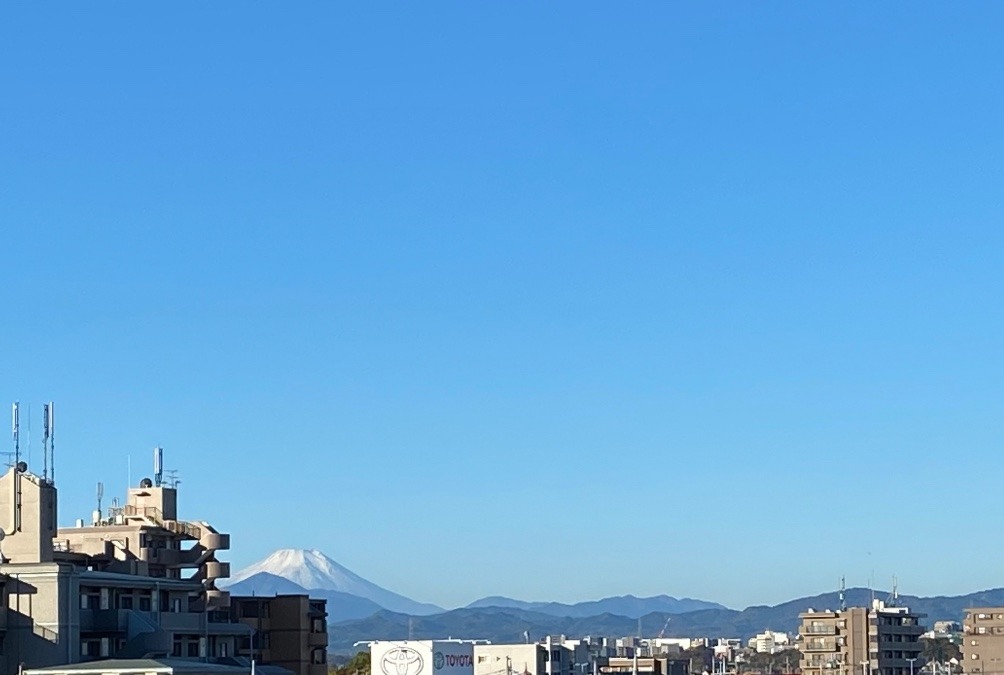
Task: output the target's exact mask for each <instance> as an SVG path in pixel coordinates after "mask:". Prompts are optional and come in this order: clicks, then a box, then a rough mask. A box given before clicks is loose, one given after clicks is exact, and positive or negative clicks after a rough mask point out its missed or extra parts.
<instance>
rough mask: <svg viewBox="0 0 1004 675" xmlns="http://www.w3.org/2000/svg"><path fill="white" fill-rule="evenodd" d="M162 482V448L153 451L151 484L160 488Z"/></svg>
mask: <svg viewBox="0 0 1004 675" xmlns="http://www.w3.org/2000/svg"><path fill="white" fill-rule="evenodd" d="M163 482H164V448H161V447H156V448H154V449H153V484H154V486H155V487H160V486H161V483H163Z"/></svg>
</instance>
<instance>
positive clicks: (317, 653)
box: [230, 595, 328, 675]
mask: <svg viewBox="0 0 1004 675" xmlns="http://www.w3.org/2000/svg"><path fill="white" fill-rule="evenodd" d="M327 616H328V613H327V608H326V601H325V600H317V599H312V598H310V597H308V596H306V595H276V596H273V597H258V596H251V597H243V596H235V597H233V598H231V600H230V618H231V620H233V621H235V622H240V623H243V624H245V625H247V626H249V627H250V628H251V629H252V631H253V632H251V633H249V634H248V635H247V636H245V637H243V638H242V639H241V641H240V644H239V645H238V654H239V655H240V656H244V657H247V658H248V659H251V658H254V660H255V662H257V663H269V664H272V665H276V666H281V667H283V668H285V669H286V670H289V671H292V672H293V673H294V675H327V672H328V623H327Z"/></svg>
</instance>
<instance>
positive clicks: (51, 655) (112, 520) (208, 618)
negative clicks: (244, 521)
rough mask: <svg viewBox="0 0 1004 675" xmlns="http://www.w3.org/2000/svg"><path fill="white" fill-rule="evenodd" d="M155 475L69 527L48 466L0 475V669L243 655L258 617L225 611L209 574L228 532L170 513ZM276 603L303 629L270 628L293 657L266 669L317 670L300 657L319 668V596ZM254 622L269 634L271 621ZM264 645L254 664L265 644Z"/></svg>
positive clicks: (171, 498) (168, 491) (170, 491)
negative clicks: (43, 471)
mask: <svg viewBox="0 0 1004 675" xmlns="http://www.w3.org/2000/svg"><path fill="white" fill-rule="evenodd" d="M157 464H158V465H159V454H158V462H157ZM154 475H155V478H154V479H152V480H151V479H148V478H144V479H143V480H141V481H140V483H139V485H138V486H137V487H135V488H130V489H129V490H128V493H127V495H126V500H125V503H124V504H122V505H121V506H120V505H119V504H113V506H112V508H110V509H109V510H108V512H107V514H104V513H101V512H100V511H97V512H95V514H94V516H93V517H92V518H91V519H90V522H89V524H86V525H85V524H84V522H83V521H77V526H76V527H72V528H58V527H57V502H58V499H57V490H56V486H55V484H54V482H53V481H52V480H51V479H50V478H49V477H48V476H37V475H35V474H33V473H31V472H30V471H29V470H28V467H27V466H26V465H25V464H24V463H23V462H20V463H19V464H18V465H17V466H15V467H11V468H9V469H8V470H7V472H6V473H5V474H3V475H2V476H0V675H13V674H14V673H17V672H19V671H20V670H21V669H40V668H46V667H63V666H70V665H73V664H79V663H81V662H87V661H95V660H99V659H102V660H107V659H118V660H132V661H135V660H142V659H151V658H154V659H174V660H175V661H177V662H179V663H182V662H184V661H185V660H189V661H190V660H193V659H198V660H200V661H202V662H204V663H206V664H211V663H212V662H215V663H217V664H218V665H221V666H223V665H227V664H229V665H232V666H235V667H245V668H246V665H247V664H249V663H250V661H242V660H241V658H240V657H241V653H242V652H244V653H246V652H247V651H249V649H248V648H246V647H245V645H250V644H251V643H252V642H253V641H252V639H251V636H252V634H255V627H253V626H251V625H248V624H247V623H245V622H240V621H235V620H233V619H232V617H231V608H230V605H231V599H230V595H229V593H227V592H226V591H223V590H220V589H219V588H217V585H216V584H217V582H218V581H219V580H220V579H223V578H226V577H227V576H229V574H230V569H229V564H228V563H225V562H222V561H219V560H218V559H217V555H218V553H219V552H221V551H225V550H227V549H228V548H229V546H230V537H229V535H227V534H224V533H221V532H219V531H217V530H216V529H215V528H214V527H213V526H212V525H210V524H209V523H207V522H205V521H201V520H199V521H191V520H184V519H181V518H179V515H178V492H177V487H176V486H169V485H164V484H162V481H161V480H160V474H159V471H155V472H154ZM275 613H276V615H277V616H278V617H279V620H278V621H277V622H276V630H277V631H278V632H279V633H282V631H285V630H291V629H288V628H287V626H293V625H295V626H296V631H299V633H301V634H302V635H301V637H302V639H301V638H300V637H298V638H297V639H287V638H286V636H285V635H282V636H281V637H276V638H275V641H276V643H277V645H279V649H277V650H276V651H275V652H274V658H276V659H277V660H279V661H281V662H283V663H289V664H290V665H291V666H292V665H294V664H295V665H296V667H290V668H288V669H282V668H278V667H277V668H273V669H271V671H272V672H274V673H286V672H288V671H293V672H295V673H297V675H320V674H321V672H323V671H322V670H321V669H318V668H314V669H310V668H301V667H300V664H301V663H302V662H304V661H307V662H311V661H318V662H320V663H319V664H314V665H321V668H325V669H326V667H325V666H324V665H323V664H324V661H326V655H325V654H324V652H325V651H326V646H327V635H326V633H325V634H324V635H323V637H322V636H321V635H320V634H318V630H320V631H322V632H323V631H325V630H326V625H325V623H326V620H325V617H326V612H325V607H324V603H323V601H321V602H320V603H318V602H316V601H311V600H309V599H298V600H295V601H290V602H280V603H279V604H278V605H277V608H276V609H275ZM303 626H306V629H304V628H303ZM258 630H259V631H260V635H257V634H256V638H255V639H256V640H257V641H259V642H261V643H265V644H268V643H270V641H271V640H272V639H273V635H272V634H270V631H271V630H272V628H271V627H270V626H259V627H258ZM291 634H292V633H291ZM264 656H265V657H266V658H263V659H261V660H260V661H259V662H260V663H262V664H263V665H265V664H267V663H269V661H268V658H269V657H272V656H273V654H271V653H268V652H266V653H265V654H264ZM242 663H244V664H245V665H244V666H242V665H241V664H242ZM78 670H79V669H78ZM263 672H267V671H263Z"/></svg>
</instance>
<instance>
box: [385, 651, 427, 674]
mask: <svg viewBox="0 0 1004 675" xmlns="http://www.w3.org/2000/svg"><path fill="white" fill-rule="evenodd" d="M424 665H425V664H424V663H423V662H422V655H421V654H419V653H418V652H416V651H415V650H414V649H408V648H407V647H398V648H396V649H392V650H390V651H389V652H387V653H386V654H384V655H383V658H382V659H380V670H382V671H383V675H418V674H419V673H421V672H422V666H424Z"/></svg>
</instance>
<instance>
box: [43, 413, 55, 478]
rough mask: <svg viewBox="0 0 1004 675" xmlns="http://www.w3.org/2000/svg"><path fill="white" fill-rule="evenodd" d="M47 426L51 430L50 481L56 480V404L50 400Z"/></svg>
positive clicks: (46, 415) (46, 417)
mask: <svg viewBox="0 0 1004 675" xmlns="http://www.w3.org/2000/svg"><path fill="white" fill-rule="evenodd" d="M45 409H46V413H45V419H46V420H47V421H48V424H47V425H46V428H47V429H48V431H49V481H50V482H52V483H55V482H56V404H55V403H53V402H52V401H49V405H47V406H46V407H45Z"/></svg>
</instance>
